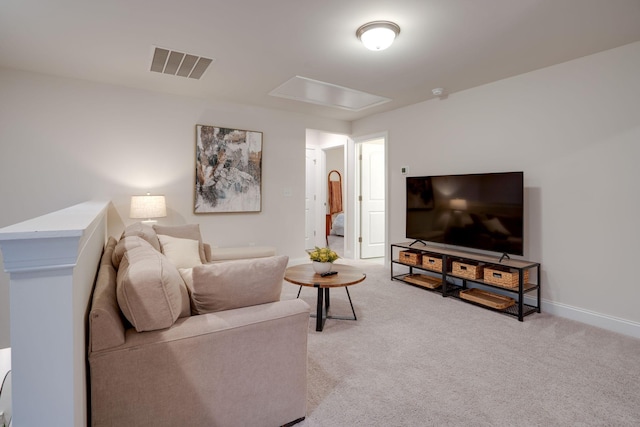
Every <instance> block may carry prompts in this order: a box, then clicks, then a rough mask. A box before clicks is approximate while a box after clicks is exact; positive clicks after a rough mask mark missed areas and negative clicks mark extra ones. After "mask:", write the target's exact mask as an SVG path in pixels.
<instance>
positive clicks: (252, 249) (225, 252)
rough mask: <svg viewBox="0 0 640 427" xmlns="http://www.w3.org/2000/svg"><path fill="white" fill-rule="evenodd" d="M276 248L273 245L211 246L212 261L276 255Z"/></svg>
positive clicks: (210, 256)
mask: <svg viewBox="0 0 640 427" xmlns="http://www.w3.org/2000/svg"><path fill="white" fill-rule="evenodd" d="M275 254H276V248H274V247H272V246H244V247H236V248H211V249H210V255H209V258H210V260H211V261H229V260H234V259H247V258H262V257H268V256H274V255H275Z"/></svg>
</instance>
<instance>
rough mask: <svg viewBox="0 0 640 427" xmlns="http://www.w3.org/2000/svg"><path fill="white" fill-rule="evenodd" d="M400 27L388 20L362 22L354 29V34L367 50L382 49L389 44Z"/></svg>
mask: <svg viewBox="0 0 640 427" xmlns="http://www.w3.org/2000/svg"><path fill="white" fill-rule="evenodd" d="M399 33H400V27H399V26H398V25H397V24H394V23H393V22H389V21H375V22H369V23H367V24H364V25H363V26H361V27H360V28H358V30H357V31H356V36H357V37H358V38H359V39H360V41H362V44H363V45H364V46H365V47H366V48H367V49H369V50H384V49H386V48H388V47H389V46H391V44H392V43H393V41H394V40H395V38H396V36H397V35H398V34H399Z"/></svg>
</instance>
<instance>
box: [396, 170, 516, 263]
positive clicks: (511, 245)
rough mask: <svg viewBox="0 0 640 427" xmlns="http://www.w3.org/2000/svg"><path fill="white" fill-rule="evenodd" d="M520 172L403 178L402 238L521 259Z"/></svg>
mask: <svg viewBox="0 0 640 427" xmlns="http://www.w3.org/2000/svg"><path fill="white" fill-rule="evenodd" d="M523 205H524V180H523V173H522V172H498V173H481V174H467V175H440V176H419V177H407V216H406V225H407V230H406V236H407V238H409V239H415V240H420V241H423V242H425V243H426V242H434V243H442V244H445V245H455V246H461V247H465V248H471V249H480V250H486V251H493V252H501V253H504V254H513V255H523V254H524V253H523V238H524V233H523V228H524V226H523V222H524V221H523V212H524V208H523Z"/></svg>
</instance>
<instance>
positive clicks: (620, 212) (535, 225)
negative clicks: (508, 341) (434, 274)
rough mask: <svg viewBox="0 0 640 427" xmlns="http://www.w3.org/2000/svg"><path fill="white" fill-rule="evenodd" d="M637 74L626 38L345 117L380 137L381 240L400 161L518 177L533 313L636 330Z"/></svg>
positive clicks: (400, 181)
mask: <svg viewBox="0 0 640 427" xmlns="http://www.w3.org/2000/svg"><path fill="white" fill-rule="evenodd" d="M638 76H640V43H634V44H630V45H626V46H623V47H621V48H617V49H613V50H609V51H605V52H601V53H599V54H596V55H591V56H588V57H584V58H581V59H578V60H574V61H571V62H567V63H563V64H560V65H556V66H553V67H549V68H545V69H541V70H538V71H535V72H531V73H528V74H524V75H521V76H517V77H514V78H510V79H506V80H502V81H499V82H496V83H493V84H488V85H485V86H482V87H478V88H474V89H471V90H467V91H464V92H459V93H454V94H451V95H450V96H449V97H448V98H447V99H442V100H438V99H436V100H431V101H427V102H424V103H421V104H417V105H413V106H410V107H406V108H403V109H398V110H395V111H392V112H389V113H385V114H379V115H376V116H373V117H369V118H366V119H362V120H358V121H356V122H354V123H353V136H354V137H357V136H358V135H366V134H371V133H374V132H377V131H384V130H387V131H388V132H389V141H388V142H389V150H388V152H389V159H388V164H389V168H390V172H389V178H390V182H389V186H390V188H389V195H390V202H389V205H390V211H389V227H390V233H389V235H390V239H391V241H404V240H405V229H404V227H405V219H404V212H405V200H404V197H405V196H404V194H405V188H404V177H403V176H402V175H401V174H400V168H401V166H405V165H408V166H409V167H410V175H431V174H433V175H436V174H455V173H471V172H493V171H511V170H523V171H524V174H525V187H526V190H525V191H526V193H525V204H526V218H525V233H526V234H525V238H526V247H525V257H526V258H528V259H532V260H537V261H540V262H541V263H542V270H543V277H542V280H543V288H542V295H543V299H544V300H545V303H546V304H545V305H543V310H545V309H546V310H548V311H555V312H558V313H559V314H564V315H567V316H569V317H574V318H580V317H581V316H582V315H587V316H591V319H592V320H593V318H594V317H601V316H599V315H603V316H604V317H605V318H606V319H605V321H604V322H602V323H601V325H603V326H604V324H605V323H607V322H608V321H613V322H617V321H620V322H619V323H620V324H629V323H630V324H631V326H632V327H633V328H635V330H636V331H637V330H638V326H640V324H639V323H638V322H640V310H638V301H640V287H638V285H637V284H638V275H637V269H635V268H634V265H635V264H636V263H637V262H638V255H640V250H639V249H638V245H639V242H640V226H639V225H638V219H639V218H640V191H639V190H638V183H640V168H639V167H638V165H637V163H638V160H639V159H640V78H638ZM443 85H444V86H445V87H446V82H443ZM428 89H429V88H425V90H428ZM581 320H582V319H581ZM623 328H624V326H623Z"/></svg>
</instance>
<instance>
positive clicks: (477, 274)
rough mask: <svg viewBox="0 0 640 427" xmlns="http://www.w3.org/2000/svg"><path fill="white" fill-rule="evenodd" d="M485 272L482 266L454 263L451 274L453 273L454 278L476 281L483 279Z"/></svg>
mask: <svg viewBox="0 0 640 427" xmlns="http://www.w3.org/2000/svg"><path fill="white" fill-rule="evenodd" d="M483 270H484V267H483V266H482V265H476V264H469V263H465V262H460V261H453V263H452V269H451V273H453V275H454V276H458V277H464V278H465V279H472V280H475V279H481V278H482V271H483Z"/></svg>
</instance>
